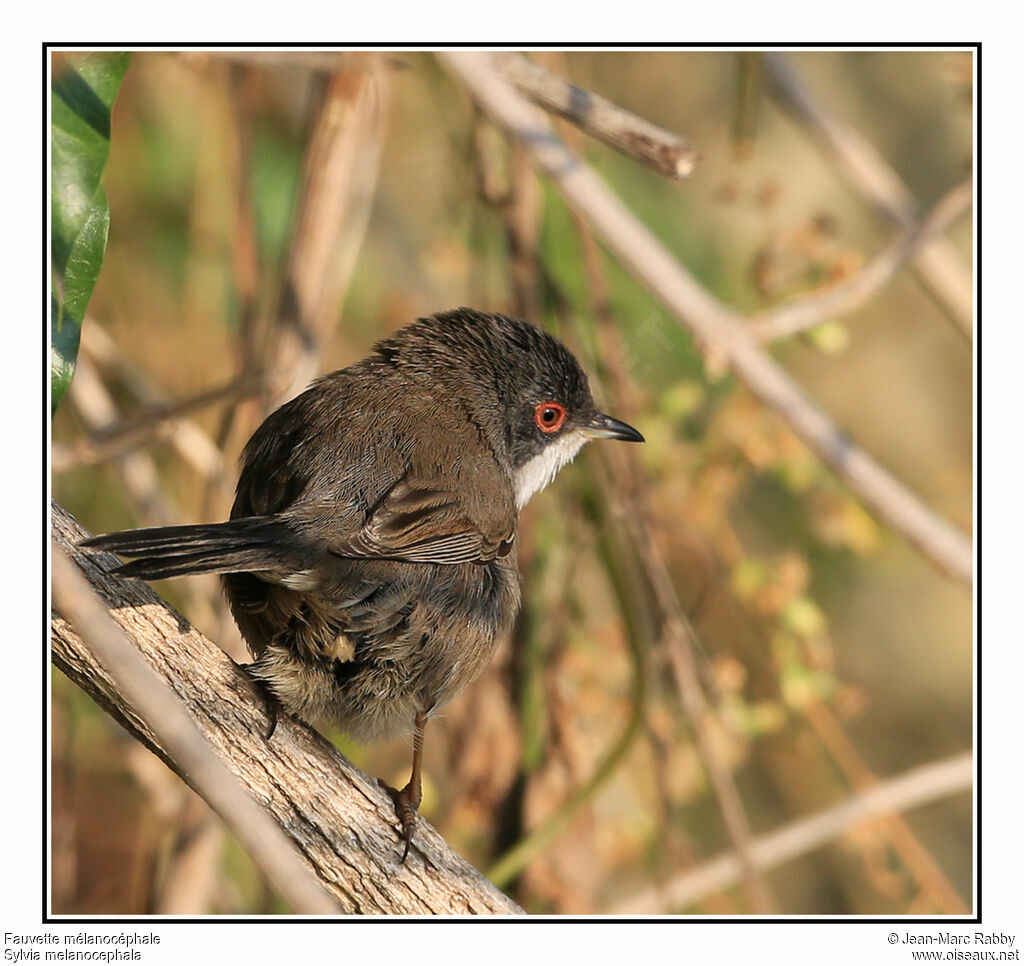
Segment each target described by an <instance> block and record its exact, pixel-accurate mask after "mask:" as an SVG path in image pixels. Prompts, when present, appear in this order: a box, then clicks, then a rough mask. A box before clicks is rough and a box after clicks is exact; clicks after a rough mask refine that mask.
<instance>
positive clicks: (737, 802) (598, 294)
mask: <svg viewBox="0 0 1024 966" xmlns="http://www.w3.org/2000/svg"><path fill="white" fill-rule="evenodd" d="M574 219H575V221H576V226H577V231H578V233H579V236H580V244H581V249H582V251H583V258H584V265H585V271H586V276H587V280H588V289H589V291H590V293H591V297H592V300H593V308H594V316H595V318H596V319H597V323H598V340H599V342H598V344H599V345H600V349H601V351H600V356H601V360H602V365H601V366H600V369H599V371H603V372H606V373H607V376H608V382H609V385H610V388H611V389H612V398H614V399H615V400H616V406H617V407H618V405H620V404H621V405H623V406H625V409H624V410H623V411H624V412H625V414H626V415H627V416H631V415H632V413H633V409H634V407H633V401H634V397H635V393H633V392H632V387H631V385H630V382H629V378H628V376H627V375H626V372H625V370H624V369H623V366H622V361H621V360H622V358H623V347H622V344H621V341H620V339H619V336H618V329H617V327H616V326H615V324H614V322H613V320H612V317H611V314H610V311H609V307H608V303H607V297H606V293H607V284H606V282H605V279H604V277H603V274H602V272H601V268H600V259H599V258H598V251H597V245H596V242H595V240H594V236H593V233H592V232H591V230H590V227H589V225H588V224H587V222H586V220H585V219H584V218H581V217H580V216H579V215H578V214H575V213H574ZM616 411H618V409H616ZM630 456H631V454H629V453H628V452H626V451H624V450H614V449H602V450H599V451H598V452H597V454H595V459H597V460H598V461H599V465H601V466H602V468H603V470H604V472H605V474H606V475H607V476H608V477H610V480H609V482H608V485H606V486H605V487H603V492H605V493H608V494H613V497H612V512H613V514H614V516H615V518H616V519H617V521H618V523H619V524H620V526H621V529H622V531H623V533H624V535H625V537H626V538H627V539H628V540H629V542H630V546H631V550H632V555H633V557H634V558H635V560H636V561H637V563H638V564H639V568H638V569H639V570H640V571H642V572H643V574H644V576H645V577H646V581H647V587H646V588H640V587H638V588H635V590H634V592H633V594H632V595H631V596H633V597H635V598H637V599H644V600H645V601H650V603H649V604H648V605H647V606H649V607H650V608H651V611H652V612H653V613H656V615H657V625H656V627H657V629H656V631H655V635H656V636H654V644H655V645H656V646H657V647H658V648H659V649H660V651H661V652H662V654H663V655H664V657H665V659H666V660H667V661H668V664H669V666H670V668H671V670H672V676H673V678H674V680H675V684H676V690H677V692H678V694H679V701H680V705H681V707H682V709H683V714H684V715H685V717H686V720H687V721H688V722H689V723H690V726H691V728H692V729H693V732H694V736H695V738H696V745H697V753H698V755H699V757H700V761H701V765H702V766H703V768H704V771H705V773H706V775H707V776H708V779H709V781H710V783H711V790H712V793H713V794H714V797H715V802H716V804H717V807H718V810H719V814H720V815H721V818H722V824H723V826H724V827H725V831H726V834H727V835H728V836H729V839H730V841H731V842H732V844H733V848H734V849H735V851H736V854H737V856H738V857H739V860H740V864H741V866H742V869H743V881H744V884H745V886H746V889H747V893H748V895H749V897H750V902H751V905H752V908H753V909H754V910H756V911H757V912H761V913H767V912H770V911H772V909H773V907H774V904H775V902H774V897H773V896H772V893H771V890H770V889H769V887H768V883H767V881H766V880H765V879H764V877H763V876H762V875H761V874H760V872H759V871H758V870H757V869H756V868H755V866H754V864H753V862H752V861H751V860H750V858H749V848H750V837H751V833H750V823H749V821H748V819H747V815H746V811H745V809H744V806H743V800H742V798H741V796H740V794H739V790H738V789H737V787H736V783H735V781H734V780H733V777H732V773H731V771H730V769H729V767H728V764H727V763H725V762H724V761H723V760H722V756H721V753H720V751H719V748H718V743H717V742H716V741H715V737H714V734H713V733H712V725H713V721H712V712H711V708H710V707H709V703H708V701H707V698H706V696H705V693H704V688H703V686H702V683H701V675H700V669H699V666H698V655H700V654H701V653H702V648H701V645H700V641H699V639H698V637H697V632H696V630H695V629H694V627H693V624H692V623H691V622H690V620H689V618H688V617H687V615H686V612H685V610H684V609H683V607H682V605H681V603H680V601H679V595H678V594H677V593H676V589H675V584H674V582H673V580H672V576H671V574H670V573H669V570H668V567H667V565H666V563H665V560H664V558H663V557H662V555H661V553H660V551H659V549H658V547H657V544H656V543H655V541H654V539H653V534H652V533H651V528H650V526H649V522H648V521H649V513H648V507H647V500H646V496H647V494H649V493H650V492H651V487H650V485H649V483H648V482H647V481H646V480H644V479H643V478H642V476H641V475H640V471H639V465H638V463H637V461H636V460H633V459H630ZM603 530H604V528H603V527H602V532H603ZM623 552H625V548H623ZM622 555H623V553H619V554H614V555H612V556H611V557H606V561H607V562H608V563H609V564H610V563H611V562H612V560H613V559H617V558H618V557H619V556H622ZM652 598H653V599H652ZM652 616H653V614H652Z"/></svg>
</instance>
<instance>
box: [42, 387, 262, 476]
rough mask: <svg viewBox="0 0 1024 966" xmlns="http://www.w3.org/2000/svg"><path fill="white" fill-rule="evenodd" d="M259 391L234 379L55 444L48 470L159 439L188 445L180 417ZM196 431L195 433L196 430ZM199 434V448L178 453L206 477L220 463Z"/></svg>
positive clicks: (97, 460)
mask: <svg viewBox="0 0 1024 966" xmlns="http://www.w3.org/2000/svg"><path fill="white" fill-rule="evenodd" d="M258 388H259V386H258V382H257V381H256V380H254V379H247V378H245V377H244V376H243V377H241V378H235V379H232V380H231V381H230V382H228V383H225V384H224V385H223V386H218V387H216V388H214V389H208V390H206V391H205V392H202V393H199V394H198V395H195V396H192V397H191V398H190V399H183V400H181V401H179V402H174V403H164V404H158V405H155V406H153V407H152V408H150V409H149V410H148V411H147V412H144V413H141V414H140V415H138V416H135V417H133V418H132V419H128V420H120V421H118V422H116V423H114V424H113V425H108V426H104V427H100V428H99V429H97V430H96V431H95V432H94V433H93V434H92V435H91V436H90V437H87V438H83V439H80V440H79V441H78V442H76V443H74V444H72V445H60V444H57V443H55V444H54V446H53V450H52V460H51V464H50V468H51V469H52V470H53V472H55V473H63V472H66V471H67V470H70V469H73V468H74V467H77V466H85V465H88V464H91V463H102V462H105V461H106V460H110V459H114V458H116V457H119V456H124V455H125V454H126V453H129V452H131V451H132V450H135V449H140V448H142V447H145V446H150V445H152V444H153V443H155V442H157V441H158V440H165V439H175V438H177V439H179V440H182V437H184V436H186V435H188V436H189V437H190V439H189V442H194V441H195V437H194V436H191V434H190V433H188V432H187V431H186V433H181V434H179V433H178V429H179V427H180V426H181V424H182V421H183V417H185V416H187V415H189V414H191V413H194V412H196V411H197V410H200V409H204V408H205V407H207V406H211V405H214V404H216V403H220V402H225V401H228V402H234V401H237V400H238V399H240V398H241V397H243V396H245V395H247V394H249V393H252V392H256V391H257V390H258ZM196 429H197V430H198V427H196ZM198 433H199V434H200V438H203V443H202V444H201V445H200V446H199V447H196V446H194V445H193V446H188V445H187V443H186V445H184V446H182V445H181V444H179V450H180V449H182V448H187V449H188V451H189V453H190V457H191V458H190V462H191V463H192V464H193V466H196V468H197V469H199V470H200V472H202V474H203V476H205V477H209V476H211V475H213V474H214V473H216V472H217V470H219V469H220V468H221V465H222V463H223V460H222V459H221V458H220V453H219V452H217V451H216V449H215V448H211V447H212V444H210V446H207V445H205V444H206V443H208V442H209V439H208V437H205V434H203V433H202V430H198ZM182 442H185V441H184V440H182Z"/></svg>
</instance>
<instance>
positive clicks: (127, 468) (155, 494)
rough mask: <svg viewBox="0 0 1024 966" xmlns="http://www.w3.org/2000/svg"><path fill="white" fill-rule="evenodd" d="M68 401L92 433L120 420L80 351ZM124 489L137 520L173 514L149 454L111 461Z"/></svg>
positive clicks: (155, 519) (166, 518)
mask: <svg viewBox="0 0 1024 966" xmlns="http://www.w3.org/2000/svg"><path fill="white" fill-rule="evenodd" d="M68 401H69V402H70V403H71V405H72V406H73V407H74V408H75V410H76V412H77V413H78V414H79V416H80V417H81V419H82V422H84V423H85V425H86V426H88V427H89V429H90V430H92V432H94V433H98V432H102V431H103V430H105V429H107V428H108V427H110V426H115V425H117V424H118V422H120V414H119V413H118V411H117V407H116V406H115V405H114V400H113V398H112V397H111V395H110V393H109V392H108V391H107V387H106V386H104V385H103V381H102V380H101V379H100V376H99V373H98V372H97V371H96V368H95V366H93V364H92V361H91V360H90V359H89V358H88V356H87V355H86V354H84V353H79V357H78V364H77V365H76V367H75V378H74V379H73V380H72V382H71V387H70V388H69V390H68ZM114 467H115V469H116V470H117V473H118V475H119V476H120V477H121V481H122V483H123V484H124V489H125V492H126V493H127V494H128V497H129V499H130V500H131V501H132V503H133V504H134V507H135V511H136V513H137V514H138V516H139V519H141V520H145V521H146V522H147V523H148V522H156V523H161V524H169V523H171V521H172V520H173V519H174V517H175V516H176V510H175V508H174V505H173V503H172V501H171V499H170V497H169V496H168V495H167V494H166V493H165V492H164V491H163V489H162V487H161V486H160V478H159V475H158V474H157V472H156V467H155V466H154V465H153V461H152V459H150V457H149V454H148V453H141V452H134V453H132V452H129V453H125V454H124V455H123V456H120V457H118V458H117V459H116V460H115V461H114Z"/></svg>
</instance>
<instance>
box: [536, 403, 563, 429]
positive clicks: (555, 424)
mask: <svg viewBox="0 0 1024 966" xmlns="http://www.w3.org/2000/svg"><path fill="white" fill-rule="evenodd" d="M533 418H534V421H535V422H536V423H537V427H538V428H539V429H540V431H541V432H542V433H557V432H558V430H560V429H561V428H562V423H564V422H565V407H564V406H560V405H559V404H558V403H556V402H543V403H539V404H538V405H537V406H535V407H534V409H533Z"/></svg>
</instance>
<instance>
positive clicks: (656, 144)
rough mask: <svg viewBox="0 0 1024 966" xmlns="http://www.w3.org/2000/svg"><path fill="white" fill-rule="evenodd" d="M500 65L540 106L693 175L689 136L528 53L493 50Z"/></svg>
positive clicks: (623, 150)
mask: <svg viewBox="0 0 1024 966" xmlns="http://www.w3.org/2000/svg"><path fill="white" fill-rule="evenodd" d="M492 57H493V63H494V67H495V69H496V70H497V71H498V72H499V73H500V74H501V75H502V76H503V77H504V78H505V80H507V81H508V82H509V83H511V84H513V85H514V86H515V87H517V88H518V89H519V92H520V93H521V94H525V95H526V96H527V97H528V98H529V99H530V100H531V101H533V102H534V103H535V104H537V105H539V106H540V107H543V108H544V109H545V110H547V111H550V112H551V113H553V114H557V115H558V116H559V117H564V118H565V119H566V120H567V121H571V122H572V123H573V124H575V125H576V126H577V127H578V128H580V130H582V131H584V132H585V133H587V134H589V135H590V136H591V137H593V138H597V140H599V141H603V142H604V143H605V144H607V145H608V146H609V147H612V148H614V149H615V150H616V151H618V152H619V153H620V154H624V155H626V156H627V157H630V158H632V159H633V160H634V161H639V162H640V163H641V164H644V165H646V166H647V167H649V168H653V169H654V170H655V171H657V172H658V173H659V174H663V175H665V176H666V177H668V178H673V179H682V178H686V177H689V175H690V174H691V173H692V172H693V169H694V167H695V166H696V164H697V160H698V155H697V152H696V151H695V150H694V148H693V146H692V145H691V144H690V142H689V141H687V140H686V138H683V137H680V136H679V135H677V134H672V133H671V132H670V131H666V130H664V129H663V128H660V127H658V126H657V125H655V124H651V123H650V121H645V120H644V119H643V118H642V117H638V116H637V115H636V114H633V113H632V112H630V111H627V110H626V109H625V108H622V107H619V106H618V105H616V104H613V103H611V101H608V100H606V99H605V98H603V97H601V96H600V95H599V94H594V93H592V92H591V91H587V90H584V89H583V88H581V87H577V86H576V85H575V84H570V83H569V82H568V81H565V80H562V78H561V77H558V76H557V75H556V74H552V73H551V72H550V71H549V70H546V69H545V68H543V67H541V66H540V65H539V64H535V63H533V61H531V60H528V59H527V58H526V57H524V56H523V55H522V54H513V53H497V54H493V55H492Z"/></svg>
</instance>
